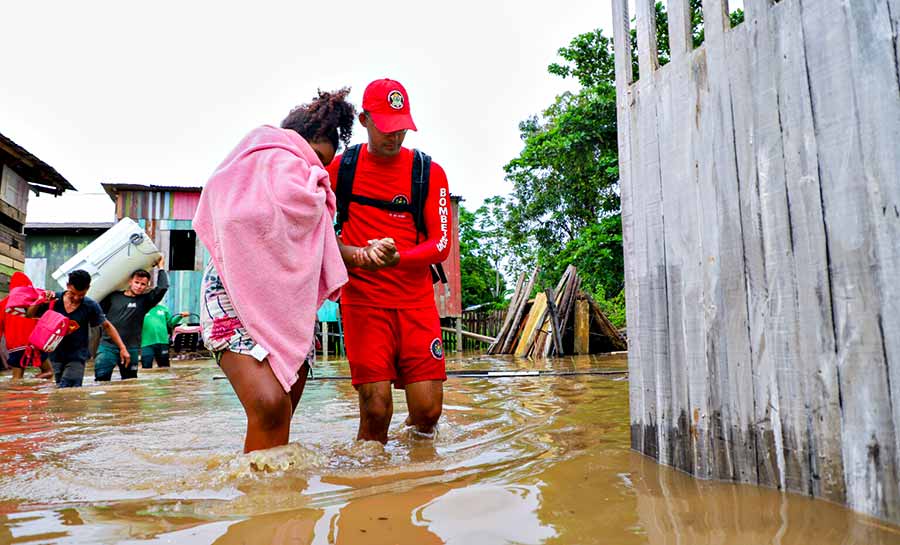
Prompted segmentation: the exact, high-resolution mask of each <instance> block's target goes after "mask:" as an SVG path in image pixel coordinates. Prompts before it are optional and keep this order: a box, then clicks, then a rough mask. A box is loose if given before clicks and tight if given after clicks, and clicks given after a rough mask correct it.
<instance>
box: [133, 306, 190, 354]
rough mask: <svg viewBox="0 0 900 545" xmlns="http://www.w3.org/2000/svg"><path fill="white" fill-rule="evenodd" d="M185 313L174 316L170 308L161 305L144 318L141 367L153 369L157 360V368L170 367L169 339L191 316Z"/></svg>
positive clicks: (152, 309)
mask: <svg viewBox="0 0 900 545" xmlns="http://www.w3.org/2000/svg"><path fill="white" fill-rule="evenodd" d="M190 315H191V313H190V312H187V311H184V312H180V313H178V314H174V315H173V314H172V313H171V312H170V311H169V307H167V306H166V305H164V304H162V303H159V304H157V305H156V306H155V307H153V308H151V309H150V311H149V312H148V313H147V315H146V316H144V327H143V329H142V330H141V367H142V368H144V369H151V368H152V367H153V360H154V359H156V366H157V367H168V366H169V337H170V336H171V335H172V330H173V329H174V328H175V326H177V325H178V324H180V323H181V320H182V319H184V318H187V317H188V316H190Z"/></svg>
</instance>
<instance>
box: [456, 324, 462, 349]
mask: <svg viewBox="0 0 900 545" xmlns="http://www.w3.org/2000/svg"><path fill="white" fill-rule="evenodd" d="M456 351H457V352H462V351H463V335H462V316H457V317H456Z"/></svg>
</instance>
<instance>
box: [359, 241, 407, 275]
mask: <svg viewBox="0 0 900 545" xmlns="http://www.w3.org/2000/svg"><path fill="white" fill-rule="evenodd" d="M399 261H400V253H399V252H398V251H397V247H396V245H395V244H394V239H392V238H382V239H376V240H370V241H369V245H368V246H366V247H365V248H359V249H358V250H356V252H354V254H353V262H354V264H355V265H356V266H357V267H360V268H362V269H365V270H367V271H377V270H378V269H383V268H384V267H392V266H394V265H396V264H397V263H398V262H399Z"/></svg>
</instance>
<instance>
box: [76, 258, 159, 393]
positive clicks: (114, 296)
mask: <svg viewBox="0 0 900 545" xmlns="http://www.w3.org/2000/svg"><path fill="white" fill-rule="evenodd" d="M162 266H163V257H162V256H160V257H159V261H157V263H156V267H158V268H159V273H158V275H157V278H156V287H155V288H153V289H150V278H151V276H150V272H148V271H145V270H144V269H138V270H136V271H134V272H133V273H131V281H130V283H129V284H128V289H127V290H125V291H114V292H113V293H110V294H109V295H107V296H106V297H104V298H103V301H101V302H100V308H102V309H103V312H105V313H106V317H107V318H108V319H109V321H110V322H112V324H113V325H114V326H116V329H117V330H118V331H119V334H120V335H121V336H122V341H123V342H124V343H125V346H127V347H128V354H129V362H123V360H122V358H120V357H119V352H118V350H117V349H116V346H115V344H114V343H113V339H112V338H111V337H110V336H109V335H107V334H106V333H104V335H103V336H102V337H101V338H100V347H99V348H98V349H97V357H96V358H94V380H97V381H108V380H110V379H112V372H113V369H114V368H116V367H118V368H119V375H120V376H121V377H122V380H126V379H130V378H137V376H138V360H139V358H140V351H141V330H142V329H143V327H144V316H146V315H147V313H148V312H150V309H151V308H153V307H155V306H156V304H157V303H159V302H160V301H162V299H163V297H165V296H166V292H167V291H169V276H168V274H166V271H165V270H164V269H163V268H162Z"/></svg>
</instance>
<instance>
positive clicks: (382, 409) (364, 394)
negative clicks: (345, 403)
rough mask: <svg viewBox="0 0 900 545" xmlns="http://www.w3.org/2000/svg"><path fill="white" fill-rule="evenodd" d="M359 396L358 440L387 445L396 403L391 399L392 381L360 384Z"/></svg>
mask: <svg viewBox="0 0 900 545" xmlns="http://www.w3.org/2000/svg"><path fill="white" fill-rule="evenodd" d="M357 393H358V394H359V432H358V433H357V434H356V439H357V440H360V439H361V440H363V441H378V442H380V443H381V444H384V443H387V432H388V427H389V426H390V425H391V417H392V416H393V415H394V402H393V400H392V399H391V383H390V381H387V380H386V381H383V382H372V383H369V384H360V385H359V387H358V388H357Z"/></svg>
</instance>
